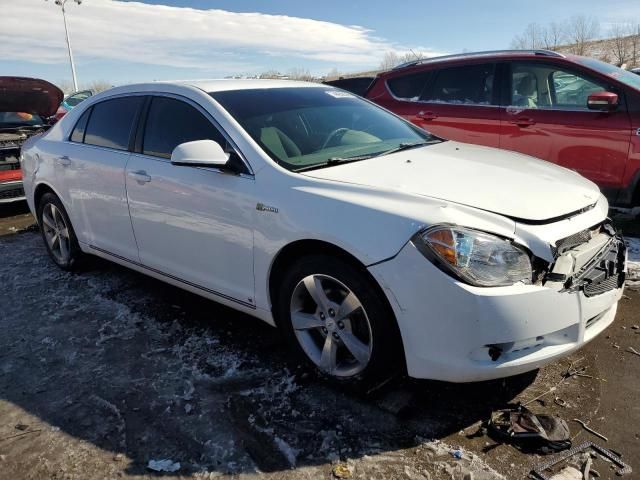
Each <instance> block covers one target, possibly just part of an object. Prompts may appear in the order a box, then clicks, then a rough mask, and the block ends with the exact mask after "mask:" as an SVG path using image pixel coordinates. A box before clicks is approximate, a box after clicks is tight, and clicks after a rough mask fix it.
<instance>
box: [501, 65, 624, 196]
mask: <svg viewBox="0 0 640 480" xmlns="http://www.w3.org/2000/svg"><path fill="white" fill-rule="evenodd" d="M507 77H508V78H507V82H506V90H507V95H506V97H507V99H506V105H505V107H504V108H502V109H501V116H502V128H501V135H500V147H501V148H504V149H507V150H513V151H517V152H521V153H526V154H528V155H533V156H535V157H538V158H541V159H543V160H548V161H551V162H553V163H557V164H559V165H562V166H564V167H567V168H571V169H573V170H576V171H577V172H579V173H581V174H582V175H584V176H585V177H587V178H589V179H590V180H592V181H594V182H595V183H597V184H598V185H599V186H600V187H604V188H619V187H620V186H621V184H622V179H623V175H624V170H625V165H626V162H627V157H628V152H629V144H630V141H631V124H630V120H629V115H628V112H627V107H626V103H625V98H624V95H623V92H621V91H618V90H617V89H616V88H615V87H614V86H613V84H610V83H608V82H606V81H603V80H601V79H599V78H596V77H595V76H591V75H589V74H588V73H585V72H584V71H582V70H579V69H573V68H570V67H567V66H565V65H560V64H556V63H554V62H549V61H514V62H511V63H510V68H509V71H508V75H507ZM598 91H612V92H615V93H618V94H619V95H620V106H619V107H618V109H617V110H616V111H614V112H598V111H593V110H589V109H588V108H587V97H588V96H589V95H590V94H591V93H595V92H598Z"/></svg>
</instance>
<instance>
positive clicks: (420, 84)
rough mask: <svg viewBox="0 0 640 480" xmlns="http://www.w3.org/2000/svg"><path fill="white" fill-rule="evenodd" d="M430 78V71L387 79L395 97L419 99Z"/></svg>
mask: <svg viewBox="0 0 640 480" xmlns="http://www.w3.org/2000/svg"><path fill="white" fill-rule="evenodd" d="M428 79H429V72H420V73H414V74H412V75H402V76H400V77H395V78H390V79H389V80H387V86H388V87H389V90H390V91H391V93H392V94H393V95H394V96H395V97H398V98H401V99H403V100H418V99H419V98H420V94H421V93H422V90H424V86H425V85H426V83H427V80H428Z"/></svg>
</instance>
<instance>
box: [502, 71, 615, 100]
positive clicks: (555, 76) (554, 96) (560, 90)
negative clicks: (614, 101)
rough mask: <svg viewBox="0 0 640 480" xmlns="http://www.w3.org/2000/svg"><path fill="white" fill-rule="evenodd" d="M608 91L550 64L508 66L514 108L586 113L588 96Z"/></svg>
mask: <svg viewBox="0 0 640 480" xmlns="http://www.w3.org/2000/svg"><path fill="white" fill-rule="evenodd" d="M603 90H607V91H608V90H610V88H609V87H607V85H605V84H604V83H601V82H600V81H597V80H595V79H592V78H590V77H588V76H586V75H584V74H582V73H577V72H574V71H572V70H568V69H565V68H564V67H561V66H559V65H553V64H550V63H533V62H531V63H526V62H514V63H512V65H511V102H510V105H512V106H516V107H525V108H534V109H541V108H546V109H555V110H588V108H587V97H588V96H589V95H591V94H592V93H595V92H602V91H603Z"/></svg>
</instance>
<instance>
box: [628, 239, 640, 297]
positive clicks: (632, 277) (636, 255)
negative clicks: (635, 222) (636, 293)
mask: <svg viewBox="0 0 640 480" xmlns="http://www.w3.org/2000/svg"><path fill="white" fill-rule="evenodd" d="M625 240H626V242H627V255H628V260H627V270H628V275H627V286H628V287H631V288H639V287H640V238H635V237H629V238H626V239H625Z"/></svg>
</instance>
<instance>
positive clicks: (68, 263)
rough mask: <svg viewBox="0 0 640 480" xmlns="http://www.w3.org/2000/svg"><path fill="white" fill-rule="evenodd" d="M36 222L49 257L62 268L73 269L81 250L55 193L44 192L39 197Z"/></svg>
mask: <svg viewBox="0 0 640 480" xmlns="http://www.w3.org/2000/svg"><path fill="white" fill-rule="evenodd" d="M38 224H39V225H40V232H41V233H42V239H43V240H44V244H45V246H46V247H47V251H48V252H49V256H50V257H51V259H52V260H53V261H54V262H55V264H56V265H58V267H60V268H62V269H63V270H73V269H74V268H75V267H76V266H77V264H78V261H79V260H80V258H81V256H82V251H81V250H80V246H79V245H78V239H77V238H76V234H75V232H74V230H73V227H72V226H71V221H70V220H69V216H68V215H67V212H66V210H65V209H64V206H63V205H62V202H61V201H60V199H59V198H58V197H57V196H56V195H55V194H53V193H45V194H44V195H43V196H42V198H41V199H40V204H39V205H38Z"/></svg>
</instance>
